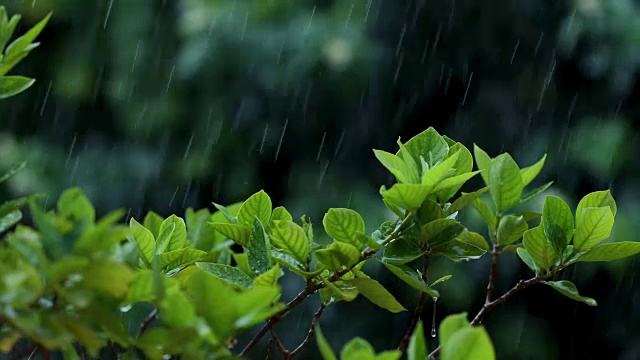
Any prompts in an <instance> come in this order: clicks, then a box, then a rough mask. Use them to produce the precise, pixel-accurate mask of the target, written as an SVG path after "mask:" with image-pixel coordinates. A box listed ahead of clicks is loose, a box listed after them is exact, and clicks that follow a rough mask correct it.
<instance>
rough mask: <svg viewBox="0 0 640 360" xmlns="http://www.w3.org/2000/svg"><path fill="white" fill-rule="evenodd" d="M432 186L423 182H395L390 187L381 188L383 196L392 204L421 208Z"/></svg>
mask: <svg viewBox="0 0 640 360" xmlns="http://www.w3.org/2000/svg"><path fill="white" fill-rule="evenodd" d="M431 190H432V188H431V187H430V186H428V185H421V184H394V185H393V186H392V187H391V188H390V189H388V190H385V189H384V187H383V189H382V190H381V194H382V197H383V198H384V200H385V201H386V202H388V203H389V204H391V205H394V206H398V207H401V208H403V209H406V210H416V209H418V208H420V205H422V202H423V201H424V200H425V199H426V198H427V195H429V192H430V191H431Z"/></svg>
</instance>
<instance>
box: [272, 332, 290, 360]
mask: <svg viewBox="0 0 640 360" xmlns="http://www.w3.org/2000/svg"><path fill="white" fill-rule="evenodd" d="M270 332H271V340H273V342H274V343H276V346H277V347H278V350H280V352H281V353H282V358H283V359H289V351H287V348H285V347H284V345H283V344H282V342H281V341H280V338H278V334H276V330H275V328H271V330H270Z"/></svg>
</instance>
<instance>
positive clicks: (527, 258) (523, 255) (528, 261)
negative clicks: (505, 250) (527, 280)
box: [516, 247, 540, 274]
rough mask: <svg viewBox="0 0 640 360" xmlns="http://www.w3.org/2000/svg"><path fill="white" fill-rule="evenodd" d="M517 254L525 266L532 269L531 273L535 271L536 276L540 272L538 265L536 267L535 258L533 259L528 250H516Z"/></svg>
mask: <svg viewBox="0 0 640 360" xmlns="http://www.w3.org/2000/svg"><path fill="white" fill-rule="evenodd" d="M516 253H517V254H518V257H519V258H520V259H521V260H522V262H524V263H525V265H527V267H528V268H529V269H531V271H533V273H534V274H537V273H539V272H540V269H539V268H538V265H536V262H535V261H533V258H532V257H531V255H530V254H529V252H528V251H527V250H526V249H524V248H522V247H519V248H516Z"/></svg>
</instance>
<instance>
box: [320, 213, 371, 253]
mask: <svg viewBox="0 0 640 360" xmlns="http://www.w3.org/2000/svg"><path fill="white" fill-rule="evenodd" d="M322 225H323V226H324V230H325V231H326V233H327V234H328V235H329V236H331V237H332V238H334V239H335V240H336V241H341V242H346V243H349V244H351V245H354V246H355V247H356V248H358V249H360V248H361V247H362V243H361V242H360V239H359V238H358V236H357V234H359V233H364V232H365V225H364V220H363V219H362V216H360V214H358V213H357V212H356V211H354V210H351V209H344V208H340V209H329V211H328V212H327V213H326V214H325V216H324V218H323V219H322Z"/></svg>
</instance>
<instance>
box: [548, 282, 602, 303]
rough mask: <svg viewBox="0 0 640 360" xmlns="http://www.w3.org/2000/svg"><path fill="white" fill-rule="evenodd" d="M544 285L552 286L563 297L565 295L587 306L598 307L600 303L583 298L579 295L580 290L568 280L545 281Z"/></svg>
mask: <svg viewBox="0 0 640 360" xmlns="http://www.w3.org/2000/svg"><path fill="white" fill-rule="evenodd" d="M542 283H543V284H547V285H549V286H551V287H552V288H554V289H555V290H557V291H558V292H559V293H561V294H562V295H564V296H566V297H569V298H571V299H573V300H576V301H580V302H583V303H585V304H587V305H589V306H597V305H598V303H597V302H596V301H595V300H594V299H592V298H589V297H585V296H581V295H580V294H579V293H578V289H577V288H576V286H575V285H574V284H573V283H572V282H571V281H567V280H561V281H543V282H542Z"/></svg>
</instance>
